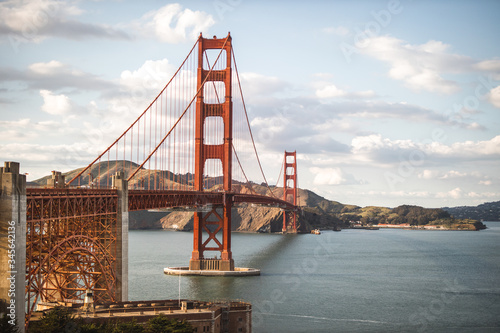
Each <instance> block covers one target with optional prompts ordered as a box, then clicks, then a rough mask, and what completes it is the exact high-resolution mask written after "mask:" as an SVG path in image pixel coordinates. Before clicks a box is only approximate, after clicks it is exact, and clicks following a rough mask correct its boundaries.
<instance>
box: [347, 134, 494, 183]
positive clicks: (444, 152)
mask: <svg viewBox="0 0 500 333" xmlns="http://www.w3.org/2000/svg"><path fill="white" fill-rule="evenodd" d="M351 152H352V154H353V158H354V159H356V160H358V161H361V162H364V163H366V162H371V163H381V164H394V163H401V160H403V161H412V163H414V164H416V165H422V164H423V163H425V162H428V161H432V162H433V163H437V162H438V161H440V162H442V163H449V162H450V161H454V162H460V161H472V160H474V161H479V160H484V161H486V160H497V159H498V158H500V135H498V136H495V137H494V138H492V139H490V140H485V141H465V142H455V143H452V144H451V145H446V144H443V143H440V142H437V141H432V142H430V143H427V142H426V143H419V142H414V141H412V140H391V139H388V138H383V137H382V135H380V134H372V135H367V136H357V137H354V138H353V139H352V141H351ZM457 175H458V174H457V173H456V172H455V173H453V172H450V173H449V174H448V175H447V176H446V177H445V178H451V177H452V176H457ZM431 176H435V174H434V173H431V172H430V171H427V172H425V171H424V172H423V173H422V174H420V177H421V178H424V179H425V178H427V179H428V178H429V177H431Z"/></svg>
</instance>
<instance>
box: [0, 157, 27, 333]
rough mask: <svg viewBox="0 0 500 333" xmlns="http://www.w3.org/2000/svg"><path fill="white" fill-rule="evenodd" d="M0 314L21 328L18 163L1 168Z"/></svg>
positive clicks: (22, 222) (22, 196)
mask: <svg viewBox="0 0 500 333" xmlns="http://www.w3.org/2000/svg"><path fill="white" fill-rule="evenodd" d="M0 184H1V188H0V315H1V316H4V315H6V316H7V317H8V318H9V323H14V321H15V322H16V324H17V325H18V329H19V332H24V318H25V285H26V284H25V281H26V176H25V175H21V174H19V163H17V162H5V165H4V167H1V168H0Z"/></svg>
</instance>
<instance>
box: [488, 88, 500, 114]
mask: <svg viewBox="0 0 500 333" xmlns="http://www.w3.org/2000/svg"><path fill="white" fill-rule="evenodd" d="M488 100H489V101H490V103H491V104H493V106H495V107H497V108H499V109H500V86H497V87H495V88H493V89H491V90H490V93H489V94H488Z"/></svg>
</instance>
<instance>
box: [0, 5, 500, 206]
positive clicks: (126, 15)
mask: <svg viewBox="0 0 500 333" xmlns="http://www.w3.org/2000/svg"><path fill="white" fill-rule="evenodd" d="M499 15H500V2H498V1H440V2H436V1H404V0H400V1H286V2H285V1H248V0H247V1H245V0H214V1H184V2H179V3H175V2H166V1H140V2H139V1H52V0H42V1H2V2H0V50H1V52H0V114H1V118H0V130H1V131H2V133H3V135H2V140H1V141H0V156H1V157H2V160H14V161H19V162H21V165H22V170H23V172H27V173H29V175H28V177H29V179H36V178H38V177H41V176H43V175H46V174H48V173H49V172H50V171H51V170H54V169H57V170H61V171H68V170H71V169H73V168H76V167H80V166H83V165H85V164H86V163H88V162H90V161H91V160H92V159H93V158H94V157H95V156H96V155H97V153H98V150H99V149H101V150H102V148H105V147H106V146H107V145H108V144H109V143H110V142H111V141H112V139H113V138H115V137H116V136H117V135H118V134H119V133H121V132H122V131H123V129H124V128H125V127H126V126H127V125H128V123H130V122H131V121H132V119H133V118H134V115H136V114H139V113H140V112H142V111H143V109H144V108H145V107H146V106H147V104H149V102H150V101H151V100H152V99H153V98H154V96H155V95H156V94H157V92H158V91H159V90H160V89H161V87H162V85H163V84H165V83H166V82H167V81H168V79H169V78H170V75H171V74H172V71H173V70H175V69H176V68H177V67H178V66H179V64H180V63H181V62H182V60H183V59H184V57H185V56H186V54H187V52H188V51H189V49H190V48H191V46H192V45H193V43H194V42H195V40H196V38H197V36H198V35H199V33H200V32H203V34H204V36H213V35H217V36H219V37H224V36H226V34H227V33H228V31H230V32H231V36H232V37H233V47H234V52H235V55H236V60H237V64H238V69H239V71H240V75H241V77H242V85H243V89H244V94H245V100H246V103H247V106H248V109H249V117H250V121H251V124H252V129H253V131H254V134H255V137H256V141H257V148H258V150H259V152H260V155H261V157H262V160H263V164H264V165H263V167H264V170H265V172H266V176H267V177H268V179H269V180H270V182H271V183H274V182H275V181H276V178H277V175H278V172H279V167H280V161H281V159H282V155H283V151H284V150H285V149H286V150H295V149H296V150H297V153H298V154H299V155H298V167H299V170H298V173H299V185H300V187H303V188H308V189H311V190H314V191H316V192H317V193H318V194H320V195H323V196H325V197H326V198H328V199H331V200H337V201H340V202H342V203H350V204H356V205H360V206H366V205H382V206H390V207H394V206H397V205H400V204H404V203H406V204H416V205H422V206H426V207H442V206H457V205H476V204H479V203H483V202H487V201H496V200H500V177H499V175H498V171H499V170H500V168H499V167H500V45H499V44H498V33H499V32H500V23H498V17H499ZM151 75H153V76H154V79H155V82H157V83H158V84H156V85H148V86H147V87H146V88H144V91H141V93H140V94H137V93H136V92H134V89H136V88H134V87H137V86H145V85H144V82H145V80H148V78H150V77H151ZM160 83H161V84H160ZM123 110H126V112H125V113H123V112H124V111H123ZM135 112H137V113H135ZM103 124H108V125H109V126H108V125H106V126H107V127H106V129H107V130H106V133H105V135H103V137H102V138H101V140H100V141H99V142H97V143H96V142H93V141H92V140H90V139H89V136H88V133H89V132H91V131H92V130H93V129H95V128H102V126H104V125H103ZM255 177H257V176H255ZM256 180H257V181H259V180H258V179H256Z"/></svg>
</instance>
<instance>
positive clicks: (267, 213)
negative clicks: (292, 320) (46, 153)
mask: <svg viewBox="0 0 500 333" xmlns="http://www.w3.org/2000/svg"><path fill="white" fill-rule="evenodd" d="M103 164H105V165H103ZM108 166H109V168H108ZM137 167H138V165H137V164H135V163H132V162H129V161H115V162H101V163H100V164H99V163H98V164H96V165H94V166H93V167H92V168H91V169H90V170H87V171H86V172H85V175H83V176H81V177H80V179H79V180H78V181H75V183H77V184H78V183H79V185H80V186H89V184H90V182H92V184H93V185H94V186H95V185H96V184H97V183H99V184H100V186H102V187H106V186H109V185H110V176H111V175H112V174H115V173H116V172H117V171H123V172H124V173H125V176H128V175H129V174H130V172H132V170H135V169H136V168H137ZM81 170H82V168H79V169H75V170H72V171H69V172H66V173H64V175H65V176H66V180H67V181H68V180H70V179H72V178H73V177H75V176H76V175H77V174H78V173H79V172H80V171H81ZM102 170H109V171H107V172H106V173H102ZM100 171H101V177H100V178H98V175H99V172H100ZM50 177H51V176H45V177H43V178H40V179H37V180H35V181H34V182H31V183H30V185H29V186H45V185H46V184H47V180H48V179H49V178H50ZM148 179H154V180H155V182H156V186H158V187H160V184H161V185H165V186H168V187H170V188H177V187H179V183H183V184H187V185H184V188H186V186H187V187H188V188H189V187H191V186H192V185H191V184H192V182H193V175H192V174H189V173H188V174H173V173H171V172H170V171H161V170H149V169H145V168H142V169H141V170H139V172H138V174H137V175H136V177H134V180H132V182H131V185H132V186H134V187H136V188H140V187H141V185H142V184H144V183H145V182H147V180H148ZM204 182H205V186H206V187H210V188H211V189H212V190H218V189H220V187H221V185H213V184H217V183H220V182H218V181H217V179H215V178H206V179H205V180H204ZM250 185H251V186H252V191H254V192H256V193H259V194H262V195H266V194H267V195H270V191H272V192H273V194H274V195H275V196H276V197H278V198H282V197H283V188H280V187H271V188H268V187H267V186H262V185H257V184H250ZM233 186H234V187H236V188H238V190H239V191H240V192H242V193H251V192H252V191H251V190H250V188H248V187H247V185H246V184H245V185H244V184H242V183H239V182H237V181H233ZM499 203H500V202H497V203H490V204H496V205H490V204H484V207H482V210H481V211H484V212H486V211H488V212H490V213H491V214H493V215H491V216H496V219H498V217H499V216H500V215H499V214H498V212H500V205H499ZM298 205H299V206H300V207H301V211H300V213H299V216H298V229H299V232H304V233H305V232H310V231H311V230H312V229H331V230H340V229H342V228H350V227H352V226H370V225H374V224H382V223H384V224H393V225H394V224H396V225H397V224H409V225H412V226H424V225H441V226H443V228H451V229H470V230H478V229H482V228H484V225H482V223H480V222H478V221H475V220H473V219H471V217H470V216H462V215H458V214H457V213H456V212H458V211H459V210H456V211H455V213H453V209H450V208H448V210H450V212H448V211H447V210H443V209H430V208H423V207H418V206H410V205H402V206H399V207H396V208H388V207H376V206H367V207H359V206H356V205H348V204H342V203H340V202H338V201H332V200H328V199H325V198H323V197H322V196H320V195H318V194H316V193H314V192H312V191H309V190H305V189H298ZM480 206H483V205H480ZM478 207H479V206H478ZM492 207H496V208H495V209H496V210H495V209H493V208H492ZM459 208H462V207H456V208H455V209H459ZM483 208H484V209H483ZM464 209H465V211H474V212H475V211H477V209H474V208H472V207H464ZM450 213H451V215H450ZM495 214H496V215H495ZM452 215H454V216H452ZM232 216H233V219H232V230H234V231H241V232H280V231H281V229H282V223H283V222H282V221H283V212H282V211H281V210H280V209H279V208H270V207H261V206H256V205H248V204H247V205H239V206H237V207H234V208H233V211H232ZM482 216H490V215H482ZM464 218H466V219H464ZM489 220H493V219H491V217H490V219H489ZM129 222H130V229H160V228H163V229H174V230H186V231H187V230H192V228H193V213H192V212H186V211H174V212H172V211H153V212H146V211H141V212H130V218H129Z"/></svg>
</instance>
